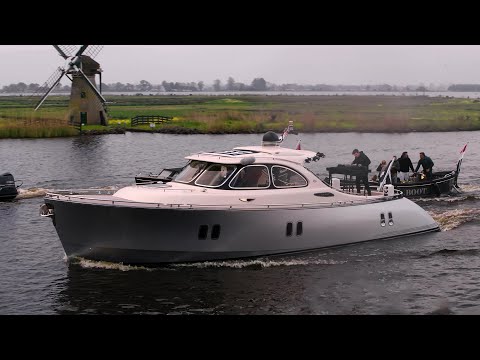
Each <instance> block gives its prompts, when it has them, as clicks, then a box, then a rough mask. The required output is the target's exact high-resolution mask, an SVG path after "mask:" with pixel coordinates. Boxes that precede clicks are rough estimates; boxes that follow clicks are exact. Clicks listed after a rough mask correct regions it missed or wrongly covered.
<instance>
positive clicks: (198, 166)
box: [175, 160, 207, 183]
mask: <svg viewBox="0 0 480 360" xmlns="http://www.w3.org/2000/svg"><path fill="white" fill-rule="evenodd" d="M206 167H207V163H206V162H204V161H196V160H194V161H191V162H190V163H188V164H187V165H186V166H185V167H184V168H183V170H182V171H181V172H180V174H178V175H177V177H176V178H175V181H176V182H182V183H189V182H190V181H192V180H193V179H195V178H196V177H197V176H198V174H200V173H201V172H202V171H203V169H205V168H206Z"/></svg>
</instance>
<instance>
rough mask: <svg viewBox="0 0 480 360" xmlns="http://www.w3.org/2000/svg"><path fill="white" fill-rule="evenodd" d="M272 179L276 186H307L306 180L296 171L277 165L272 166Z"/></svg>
mask: <svg viewBox="0 0 480 360" xmlns="http://www.w3.org/2000/svg"><path fill="white" fill-rule="evenodd" d="M272 180H273V186H275V187H276V188H292V187H302V186H307V180H305V178H304V177H303V176H302V175H300V174H299V173H298V172H296V171H295V170H292V169H289V168H286V167H283V166H278V165H274V166H272Z"/></svg>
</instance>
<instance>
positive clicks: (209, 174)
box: [195, 164, 237, 187]
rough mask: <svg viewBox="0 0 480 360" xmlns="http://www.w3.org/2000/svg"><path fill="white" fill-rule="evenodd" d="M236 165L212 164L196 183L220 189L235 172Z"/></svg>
mask: <svg viewBox="0 0 480 360" xmlns="http://www.w3.org/2000/svg"><path fill="white" fill-rule="evenodd" d="M236 168H237V167H236V166H235V165H224V164H212V165H210V166H209V167H208V168H207V169H206V170H205V171H204V172H203V173H202V174H201V175H200V176H199V177H198V179H197V181H195V185H201V186H208V187H219V186H222V185H223V184H224V183H225V182H226V181H227V180H228V179H229V178H230V176H231V175H232V174H233V173H234V172H235V169H236Z"/></svg>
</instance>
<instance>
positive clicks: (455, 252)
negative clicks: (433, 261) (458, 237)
mask: <svg viewBox="0 0 480 360" xmlns="http://www.w3.org/2000/svg"><path fill="white" fill-rule="evenodd" d="M479 253H480V250H479V249H461V250H451V249H442V250H438V251H435V252H433V253H431V254H428V255H424V256H422V257H430V256H439V255H441V256H456V255H472V256H473V255H474V256H477V255H478V254H479Z"/></svg>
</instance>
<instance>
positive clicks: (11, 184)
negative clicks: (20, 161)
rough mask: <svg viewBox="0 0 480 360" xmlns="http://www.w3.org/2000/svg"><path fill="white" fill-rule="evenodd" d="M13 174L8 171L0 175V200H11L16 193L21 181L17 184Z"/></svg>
mask: <svg viewBox="0 0 480 360" xmlns="http://www.w3.org/2000/svg"><path fill="white" fill-rule="evenodd" d="M17 183H18V181H15V179H14V178H13V175H12V174H10V173H3V174H1V175H0V201H9V200H13V199H15V198H16V197H17V195H18V190H17V189H18V188H19V187H20V186H22V184H23V182H21V181H20V184H17Z"/></svg>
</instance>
